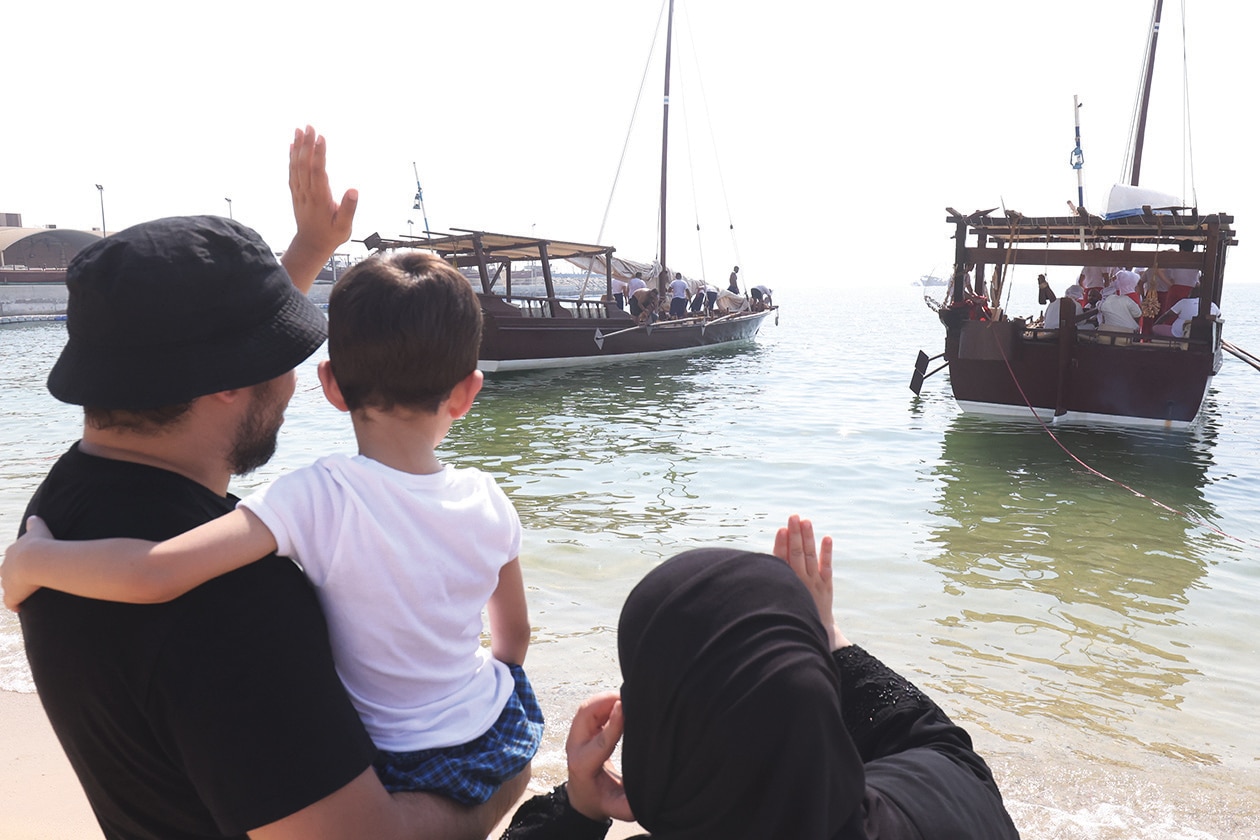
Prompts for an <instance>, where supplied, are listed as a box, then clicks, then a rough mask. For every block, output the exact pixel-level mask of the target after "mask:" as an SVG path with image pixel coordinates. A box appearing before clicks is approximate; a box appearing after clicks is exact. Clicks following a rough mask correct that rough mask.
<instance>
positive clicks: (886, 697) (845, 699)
mask: <svg viewBox="0 0 1260 840" xmlns="http://www.w3.org/2000/svg"><path fill="white" fill-rule="evenodd" d="M832 657H833V658H834V659H835V661H836V665H838V666H839V668H840V702H841V709H842V710H843V714H844V724H845V726H846V727H847V728H848V730H849V734H850V735H851V736H853V742H854V743H855V744H856V745H857V748H858V754H859V755H861V756H862V761H864V762H865V761H871V760H873V759H876V758H880V757H882V756H886V755H889V754H891V753H894V752H899V751H901V750H903V749H906V748H907V746H908V745H907V744H905V743H904V737H905V735H906V733H907V732H908V731H909V730H910V728H911V724H912V723H913V722H914V721H915V720H917V719H919V718H920V717H922V716H923V715H924V714H933V713H934V714H935V715H939V717H940V718H941V720H943V721H944V722H945V723H949V722H950V721H949V718H948V717H946V716H945V713H944V712H942V711H941V710H940V709H939V708H938V707H937V705H936V704H935V703H933V702H932V701H931V700H930V699H928V697H927V695H925V694H924V693H923V692H922V691H919V689H918V688H916V687H915V686H914V684H913V683H911V682H910V681H909V680H907V679H906V678H905V677H903V676H901V675H900V674H898V673H897V672H895V671H893V670H892V669H891V668H889V667H888V666H887V665H885V664H884V663H883V662H880V661H879V660H878V659H876V658H875V657H874V656H871V655H870V654H869V653H867V652H866V651H865V650H863V649H862V648H860V647H858V646H857V645H849V646H848V647H843V648H840V649H839V650H837V651H835V652H833V653H832ZM960 731H961V730H960ZM962 734H963V737H964V738H966V737H967V735H966V733H965V732H964V733H962ZM967 744H968V746H970V740H969V739H968V742H967Z"/></svg>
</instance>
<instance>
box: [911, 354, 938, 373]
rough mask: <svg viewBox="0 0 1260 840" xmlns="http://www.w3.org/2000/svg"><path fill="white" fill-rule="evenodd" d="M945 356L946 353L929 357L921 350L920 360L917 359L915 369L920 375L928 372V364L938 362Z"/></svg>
mask: <svg viewBox="0 0 1260 840" xmlns="http://www.w3.org/2000/svg"><path fill="white" fill-rule="evenodd" d="M944 355H945V354H944V353H937V354H936V355H935V356H929V355H928V354H927V353H924V352H923V351H922V350H920V351H919V358H917V359H915V361H914V369H915V370H917V371H918V372H919V373H923V371H925V370H927V366H928V362H933V361H936V360H937V359H939V358H940V357H941V356H944Z"/></svg>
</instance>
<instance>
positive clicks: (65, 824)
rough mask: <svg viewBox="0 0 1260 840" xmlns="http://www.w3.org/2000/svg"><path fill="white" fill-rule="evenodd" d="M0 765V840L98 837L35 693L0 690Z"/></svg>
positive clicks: (85, 800) (95, 826)
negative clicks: (1, 816) (0, 817)
mask: <svg viewBox="0 0 1260 840" xmlns="http://www.w3.org/2000/svg"><path fill="white" fill-rule="evenodd" d="M0 762H3V763H2V764H0V814H4V818H3V819H0V840H93V838H99V837H101V836H102V835H101V830H100V828H98V827H97V825H96V818H95V817H93V816H92V809H91V808H90V807H89V806H88V802H87V797H85V796H84V795H83V790H82V789H81V788H80V787H79V781H78V779H76V778H75V776H74V771H73V770H71V769H70V762H69V761H67V760H66V756H65V753H63V752H62V751H61V745H60V744H58V743H57V736H56V735H54V734H53V731H52V727H51V726H50V725H49V723H48V718H47V717H46V716H45V715H44V709H43V707H42V706H40V705H39V698H38V697H36V696H35V695H34V694H19V693H17V692H13V691H0Z"/></svg>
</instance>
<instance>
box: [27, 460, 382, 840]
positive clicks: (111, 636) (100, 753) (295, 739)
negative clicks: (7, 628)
mask: <svg viewBox="0 0 1260 840" xmlns="http://www.w3.org/2000/svg"><path fill="white" fill-rule="evenodd" d="M235 502H236V499H235V498H233V497H231V496H227V497H224V496H218V495H216V494H214V493H213V492H211V491H210V490H209V489H207V488H206V487H204V486H202V485H200V484H197V483H196V482H193V481H191V480H189V479H187V478H184V477H182V476H180V475H177V474H175V473H171V472H167V471H165V470H161V469H157V468H154V467H148V466H144V465H140V464H134V463H129V462H125V461H115V460H111V459H106V458H98V457H94V456H91V455H87V454H85V453H83V452H80V451H79V448H78V445H77V444H76V445H75V446H74V447H72V448H71V449H70V451H69V452H67V453H66V454H65V455H63V456H62V457H61V459H60V460H58V462H57V463H56V465H55V466H54V467H53V468H52V471H51V472H50V473H49V474H48V477H47V478H46V479H45V480H44V483H43V484H42V485H41V486H40V488H39V490H38V491H36V493H35V496H34V497H33V498H32V499H31V503H30V505H29V506H28V508H27V511H26V513H27V515H28V516H29V515H31V514H38V515H39V516H41V517H42V518H43V519H44V520H45V521H46V522H47V523H48V526H49V527H50V528H51V529H52V532H53V533H54V534H55V535H56V536H57V537H59V538H63V539H94V538H100V537H119V536H129V537H140V538H143V539H150V540H162V539H167V538H169V537H172V536H174V535H176V534H179V533H182V532H184V531H186V530H188V529H189V528H192V527H195V526H197V525H199V524H202V523H203V522H206V521H208V520H210V519H213V518H215V517H218V516H220V515H222V514H224V513H227V512H228V511H230V510H232V508H233V507H234V506H235ZM25 518H26V517H23V521H25ZM19 616H20V618H21V621H22V634H23V636H24V638H25V643H26V655H27V658H28V660H29V661H30V665H31V673H32V674H33V675H34V678H35V685H36V687H37V688H38V690H39V696H40V699H41V700H42V701H43V704H44V709H45V710H46V711H47V713H48V717H49V719H50V720H51V721H52V725H53V729H54V730H55V731H56V733H57V737H58V738H59V739H60V740H61V744H62V747H63V748H64V749H65V751H66V755H67V756H68V757H69V759H70V763H71V764H72V765H73V766H74V769H75V772H76V773H77V774H78V776H79V781H80V782H81V783H82V785H83V788H84V790H85V791H86V792H87V796H88V800H89V801H90V802H91V804H92V808H93V810H94V811H95V813H96V817H97V820H98V821H99V822H100V824H101V828H102V829H103V831H104V833H105V836H106V837H107V838H155V840H156V838H161V840H183V839H184V838H206V837H225V836H226V837H233V836H241V835H244V833H245V832H246V831H247V830H249V829H253V828H257V827H258V826H261V825H266V824H267V823H270V822H274V821H275V820H278V819H280V818H282V817H285V816H288V815H289V814H292V813H295V812H297V811H299V810H301V809H302V808H304V807H306V806H307V805H310V804H312V803H314V802H317V801H318V800H320V799H322V798H323V797H325V796H327V795H328V794H330V793H332V792H334V791H336V790H338V789H340V788H341V787H343V786H344V785H345V784H347V783H348V782H350V781H351V780H352V779H354V778H355V777H356V776H358V775H359V774H360V773H362V772H363V771H364V770H365V769H367V768H368V767H369V766H370V764H371V761H372V758H373V755H374V753H375V749H374V747H373V746H372V742H371V739H370V738H369V737H368V735H367V733H366V731H365V730H364V729H363V726H362V724H361V723H360V721H359V718H358V716H357V715H356V714H355V711H354V708H353V707H352V706H351V705H350V702H349V700H348V698H347V697H346V694H345V690H344V688H343V687H342V685H341V682H340V681H339V680H338V679H337V675H336V672H335V671H334V669H333V662H332V654H331V651H330V649H329V645H328V631H327V627H326V625H325V623H324V617H323V614H322V613H321V612H320V609H319V605H318V603H317V601H316V599H315V596H314V592H313V590H312V589H311V587H310V585H309V584H308V583H307V581H306V579H305V578H304V577H303V576H302V574H301V572H300V571H299V570H298V569H297V568H296V567H295V566H294V565H293V564H292V563H291V562H290V561H288V560H286V559H284V558H280V557H276V556H275V555H271V556H269V557H266V558H264V559H262V560H260V561H258V562H256V563H252V564H250V565H248V566H245V567H244V568H241V569H238V570H236V571H234V572H231V573H229V574H226V575H223V576H221V577H219V578H216V579H214V580H212V581H209V582H207V583H205V584H203V585H201V586H199V587H197V588H196V589H194V590H192V591H191V592H188V593H187V594H185V595H183V596H182V597H180V598H177V599H176V600H174V601H171V602H169V603H166V604H155V605H130V604H116V603H112V602H107V601H94V600H90V599H86V598H77V597H74V596H71V595H66V594H64V593H61V592H55V591H52V590H48V589H41V590H40V591H38V592H36V593H35V594H34V595H32V596H31V597H30V598H29V599H27V601H26V602H25V603H24V604H23V605H22V610H21V612H20V614H19Z"/></svg>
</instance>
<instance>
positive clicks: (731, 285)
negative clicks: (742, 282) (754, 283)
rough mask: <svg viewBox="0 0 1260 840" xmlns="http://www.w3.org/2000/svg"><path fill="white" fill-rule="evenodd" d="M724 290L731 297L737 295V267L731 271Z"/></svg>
mask: <svg viewBox="0 0 1260 840" xmlns="http://www.w3.org/2000/svg"><path fill="white" fill-rule="evenodd" d="M726 290H727V291H728V292H730V293H731V294H733V295H737V294H739V266H735V267H734V268H733V269H731V277H730V279H729V280H727V282H726Z"/></svg>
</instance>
